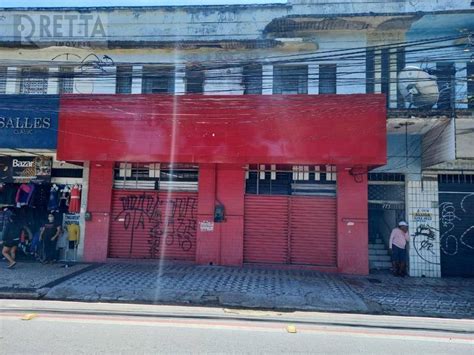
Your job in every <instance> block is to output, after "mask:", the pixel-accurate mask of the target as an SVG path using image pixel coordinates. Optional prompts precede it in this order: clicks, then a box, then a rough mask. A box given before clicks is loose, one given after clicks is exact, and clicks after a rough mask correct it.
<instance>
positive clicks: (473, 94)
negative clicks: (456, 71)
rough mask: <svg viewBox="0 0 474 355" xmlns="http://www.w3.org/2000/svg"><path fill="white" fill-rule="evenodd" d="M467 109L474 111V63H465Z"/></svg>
mask: <svg viewBox="0 0 474 355" xmlns="http://www.w3.org/2000/svg"><path fill="white" fill-rule="evenodd" d="M466 71H467V73H466V74H467V107H468V108H470V109H474V63H472V62H469V63H467V68H466Z"/></svg>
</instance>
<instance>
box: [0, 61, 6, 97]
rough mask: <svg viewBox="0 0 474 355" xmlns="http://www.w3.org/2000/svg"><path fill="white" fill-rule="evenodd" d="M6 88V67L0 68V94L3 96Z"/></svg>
mask: <svg viewBox="0 0 474 355" xmlns="http://www.w3.org/2000/svg"><path fill="white" fill-rule="evenodd" d="M6 88H7V67H0V94H4V93H5V91H6Z"/></svg>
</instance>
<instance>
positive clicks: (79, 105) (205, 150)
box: [57, 94, 386, 166]
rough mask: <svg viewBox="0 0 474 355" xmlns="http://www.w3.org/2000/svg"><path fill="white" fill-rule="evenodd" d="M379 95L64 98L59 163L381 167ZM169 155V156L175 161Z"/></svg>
mask: <svg viewBox="0 0 474 355" xmlns="http://www.w3.org/2000/svg"><path fill="white" fill-rule="evenodd" d="M385 112H386V110H385V98H384V96H383V95H373V94H361V95H242V96H233V95H228V96H207V95H183V96H169V95H89V96H88V95H65V96H62V97H61V102H60V115H59V120H60V122H59V137H58V153H57V154H58V159H60V160H70V161H87V160H97V161H131V162H132V161H162V162H166V161H171V160H173V161H176V162H187V163H191V162H198V163H239V164H249V163H262V162H264V163H266V164H271V163H282V164H291V163H295V164H334V165H335V164H343V165H357V164H360V165H368V166H376V165H383V164H385V163H386V143H385V142H386V128H385V124H386V114H385ZM172 155H173V157H172Z"/></svg>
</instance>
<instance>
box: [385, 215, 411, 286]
mask: <svg viewBox="0 0 474 355" xmlns="http://www.w3.org/2000/svg"><path fill="white" fill-rule="evenodd" d="M409 240H410V236H409V235H408V224H407V223H406V222H404V221H401V222H399V223H398V227H397V228H394V229H393V230H392V234H390V241H389V248H390V252H391V254H392V267H393V274H394V275H395V276H402V277H404V276H405V275H406V265H407V253H406V245H407V243H408V242H409Z"/></svg>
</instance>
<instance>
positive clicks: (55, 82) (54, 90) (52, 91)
mask: <svg viewBox="0 0 474 355" xmlns="http://www.w3.org/2000/svg"><path fill="white" fill-rule="evenodd" d="M48 74H49V75H48V91H47V93H48V95H56V94H58V93H59V78H58V74H59V67H51V68H49V70H48Z"/></svg>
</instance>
